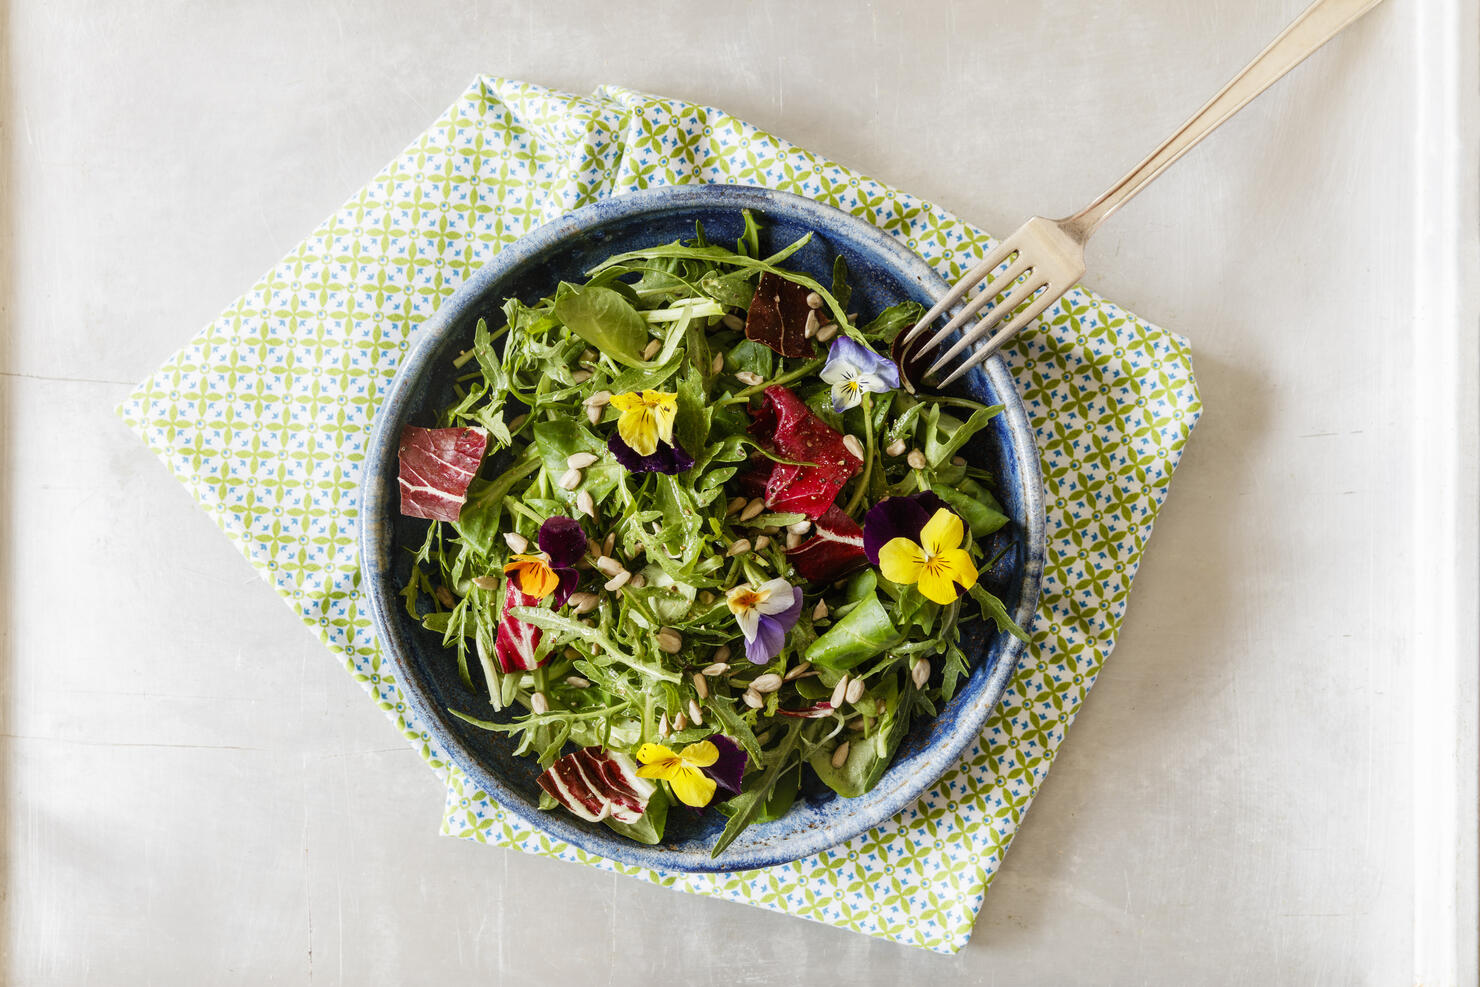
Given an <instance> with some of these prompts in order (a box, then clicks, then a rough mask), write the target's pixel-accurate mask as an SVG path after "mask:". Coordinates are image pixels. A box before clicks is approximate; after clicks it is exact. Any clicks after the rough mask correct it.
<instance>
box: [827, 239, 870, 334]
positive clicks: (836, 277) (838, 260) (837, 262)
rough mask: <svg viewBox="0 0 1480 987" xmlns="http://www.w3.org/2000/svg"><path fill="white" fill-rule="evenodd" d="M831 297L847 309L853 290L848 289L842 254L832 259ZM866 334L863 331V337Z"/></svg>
mask: <svg viewBox="0 0 1480 987" xmlns="http://www.w3.org/2000/svg"><path fill="white" fill-rule="evenodd" d="M832 296H833V297H834V298H836V299H837V300H838V304H839V305H841V306H843V307H844V308H847V307H848V301H849V300H850V299H851V298H852V297H853V289H852V288H850V287H848V262H847V261H846V260H844V259H843V255H842V254H838V256H837V257H835V258H833V280H832ZM875 321H877V320H875ZM867 334H868V330H867V329H865V330H864V335H867Z"/></svg>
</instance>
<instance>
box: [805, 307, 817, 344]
mask: <svg viewBox="0 0 1480 987" xmlns="http://www.w3.org/2000/svg"><path fill="white" fill-rule="evenodd" d="M815 335H817V313H816V312H808V313H807V324H806V325H804V326H802V336H803V338H805V339H811V338H812V337H813V336H815Z"/></svg>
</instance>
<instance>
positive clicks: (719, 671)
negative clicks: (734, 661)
mask: <svg viewBox="0 0 1480 987" xmlns="http://www.w3.org/2000/svg"><path fill="white" fill-rule="evenodd" d="M729 670H730V666H729V665H727V664H726V663H724V662H722V661H717V662H715V663H714V664H713V665H705V666H704V668H703V670H702V671H700V673H699V674H701V675H708V676H710V677H711V678H713V677H714V676H716V675H723V674H725V673H726V672H728V671H729Z"/></svg>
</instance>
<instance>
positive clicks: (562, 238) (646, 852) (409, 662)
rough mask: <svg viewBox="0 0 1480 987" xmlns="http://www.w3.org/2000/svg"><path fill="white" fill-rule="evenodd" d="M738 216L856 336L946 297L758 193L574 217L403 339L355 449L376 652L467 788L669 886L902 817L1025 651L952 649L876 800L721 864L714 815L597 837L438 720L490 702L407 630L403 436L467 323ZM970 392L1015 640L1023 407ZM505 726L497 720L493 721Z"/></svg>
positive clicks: (655, 194)
mask: <svg viewBox="0 0 1480 987" xmlns="http://www.w3.org/2000/svg"><path fill="white" fill-rule="evenodd" d="M742 209H749V210H751V211H752V212H753V213H754V214H755V215H756V217H757V218H758V219H759V220H760V222H761V224H762V228H763V243H762V250H763V252H766V250H767V248H774V247H776V246H780V245H784V244H787V243H790V242H791V241H793V240H795V239H796V238H798V237H800V236H802V235H803V234H805V233H807V232H813V233H814V236H813V239H812V242H811V243H810V244H809V245H808V246H807V247H806V248H805V249H803V250H802V251H800V252H798V253H796V254H794V255H793V256H792V257H791V259H790V260H789V261H788V262H787V266H788V267H791V268H792V269H795V270H801V271H805V272H807V273H809V274H812V275H813V276H814V277H818V278H820V279H821V280H823V281H824V283H826V282H827V281H830V280H831V276H832V275H831V272H832V268H833V259H834V257H835V256H836V255H838V254H842V255H843V257H844V258H845V259H846V260H847V263H848V270H849V272H850V273H851V278H850V281H851V283H852V286H853V298H852V302H851V304H850V306H849V307H850V309H854V310H856V311H857V312H858V313H859V316H860V318H861V319H862V320H865V321H866V320H868V319H870V318H872V317H873V316H874V315H875V314H876V313H877V312H879V311H880V310H881V309H883V308H886V307H887V306H889V305H891V304H894V303H895V302H898V301H899V300H901V299H903V298H913V299H916V300H917V301H919V302H921V303H923V304H926V305H929V304H931V303H932V302H933V301H934V300H935V299H937V298H939V297H940V296H941V295H942V294H943V293H944V292H945V290H946V284H945V282H944V281H942V280H941V278H940V277H939V276H938V275H937V274H936V273H935V271H934V270H933V269H931V267H930V266H929V265H928V264H926V263H925V261H924V260H922V259H921V258H920V257H918V256H916V255H915V254H913V253H911V252H910V251H909V250H907V249H906V248H905V247H904V246H903V245H901V244H900V243H899V242H898V241H896V240H894V239H893V238H892V237H890V236H888V235H887V234H885V233H883V232H882V231H880V230H879V229H877V228H876V227H874V226H872V225H870V224H869V223H867V222H864V221H863V220H860V219H856V218H854V217H852V216H849V215H848V214H846V213H843V212H840V211H839V210H837V209H833V208H832V207H830V206H825V205H822V204H820V203H817V202H814V201H812V200H810V199H805V198H801V197H799V196H795V195H790V194H787V193H783V192H773V191H769V190H766V189H759V188H748V187H739V186H727V185H684V186H673V187H663V188H652V189H647V190H645V191H642V192H636V193H633V194H630V195H623V196H618V197H615V198H610V199H606V200H603V201H601V202H598V203H595V204H594V205H590V206H587V207H585V208H583V209H579V210H577V211H575V212H573V213H571V214H570V215H568V216H566V217H564V218H563V219H560V220H557V221H556V222H553V223H551V224H549V225H547V226H544V227H541V228H540V229H538V230H535V231H534V232H533V233H530V234H529V235H528V236H525V237H524V238H522V239H520V240H519V241H518V242H516V243H514V244H512V245H511V246H509V247H508V248H506V249H505V250H503V251H502V252H501V253H499V254H498V256H496V257H495V258H494V259H493V260H492V261H491V262H489V263H488V264H487V265H486V266H485V267H483V268H482V269H481V270H479V271H478V272H477V273H476V274H474V275H473V276H472V277H471V278H469V279H468V281H467V283H466V284H464V285H463V286H462V287H461V288H460V289H459V290H458V291H457V292H456V293H455V294H454V295H453V296H452V297H451V298H449V299H448V300H447V302H446V304H444V305H443V306H442V308H441V309H440V310H439V311H438V312H437V314H436V315H435V316H433V317H432V318H431V319H429V320H428V321H427V322H426V324H424V325H423V326H422V327H421V328H420V329H419V330H417V332H416V335H415V342H414V345H413V347H412V349H411V350H410V352H409V353H408V354H407V356H406V358H405V360H404V362H403V363H402V365H401V367H400V370H399V372H398V373H397V375H396V378H395V380H394V382H393V383H392V384H391V387H390V390H389V392H388V393H387V394H386V395H385V401H384V404H383V405H382V407H381V410H380V414H379V417H378V418H377V419H376V421H375V426H374V429H373V431H372V433H371V436H370V442H369V445H368V447H367V449H366V461H365V472H364V481H363V485H362V488H361V493H360V497H361V499H360V519H361V520H360V565H361V568H362V571H363V575H364V582H365V588H366V590H367V592H368V595H369V601H370V606H371V612H372V614H373V617H374V621H375V632H376V636H377V637H378V639H379V641H380V645H381V648H382V651H383V653H384V655H385V656H386V658H387V659H388V660H389V661H390V662H391V664H392V665H393V666H394V668H395V670H396V675H397V682H398V683H399V685H400V688H401V692H402V694H403V695H404V696H405V698H406V701H407V702H409V703H410V704H411V706H412V707H413V708H414V709H415V710H416V713H417V717H418V719H419V720H420V721H421V723H422V724H423V725H424V726H425V727H426V729H428V730H429V731H431V732H432V733H433V734H434V735H435V736H436V738H437V740H438V742H439V743H440V744H441V745H442V747H443V748H444V749H445V750H446V751H447V752H448V754H449V756H450V757H451V758H452V759H453V760H454V761H455V762H456V763H457V765H458V767H460V768H462V770H463V771H465V772H466V773H467V774H468V776H469V777H470V778H471V779H472V780H473V782H474V784H476V785H477V786H478V787H479V788H481V789H483V790H484V791H485V792H488V793H489V794H490V795H492V796H493V797H494V798H495V799H497V800H498V802H499V803H500V804H501V805H503V806H504V807H505V808H506V809H507V810H508V811H510V812H512V813H514V814H515V815H517V816H519V817H520V818H521V819H523V820H524V821H526V822H528V823H529V824H530V825H532V826H536V827H539V828H540V829H542V830H544V831H546V832H547V833H549V834H550V835H551V836H553V837H555V838H556V839H559V840H564V841H565V842H567V843H570V844H573V845H575V846H578V847H580V848H581V849H583V850H586V851H588V852H591V853H597V854H601V855H602V856H604V857H610V858H612V859H613V860H619V861H621V862H623V863H627V864H636V865H640V866H644V867H652V868H656V869H659V870H667V871H731V870H748V869H751V868H755V867H767V866H771V865H773V864H779V863H784V862H786V861H789V860H795V859H797V858H799V857H806V856H809V855H811V854H814V853H818V852H820V851H822V850H825V849H827V848H828V847H832V846H835V845H836V844H838V843H842V842H844V841H845V840H848V839H851V838H852V837H854V836H857V835H859V834H860V833H863V832H866V831H867V830H869V829H871V828H873V827H875V826H877V825H879V824H880V823H882V822H884V821H886V820H888V819H889V818H890V817H892V816H894V815H895V814H897V813H899V812H901V811H902V810H904V809H906V808H908V807H909V806H910V805H911V804H912V803H913V802H914V801H915V799H916V798H918V797H919V796H920V794H921V793H922V792H924V791H925V790H926V789H927V788H928V787H929V786H930V785H932V784H933V783H934V782H935V781H936V780H937V779H938V778H939V777H940V776H941V774H943V773H944V772H945V771H946V769H948V768H950V767H951V766H952V765H954V764H955V763H956V762H957V760H958V759H960V757H961V756H962V754H963V753H964V752H966V751H967V750H968V749H969V748H970V747H971V746H972V745H973V743H974V742H975V741H976V739H977V737H978V736H979V735H980V733H981V730H982V726H983V724H984V723H985V722H986V719H987V716H988V714H989V713H990V712H991V711H992V709H993V708H994V707H996V705H997V703H998V701H999V700H1000V699H1001V698H1002V691H1003V689H1004V688H1006V686H1007V682H1008V679H1009V678H1010V677H1011V676H1012V673H1013V670H1014V669H1015V668H1016V667H1017V662H1018V658H1019V656H1020V655H1021V654H1022V650H1023V648H1022V645H1021V644H1020V643H1019V642H1017V641H1016V640H1014V639H1013V638H1012V637H1010V636H1008V635H1006V634H999V633H996V632H995V630H994V629H992V628H990V627H988V626H983V625H982V624H981V623H980V622H977V623H973V624H970V625H967V627H966V629H964V630H963V636H962V644H963V647H964V648H965V650H966V653H967V655H968V656H969V657H971V658H972V659H973V660H974V662H975V664H974V667H973V671H972V674H971V676H970V678H969V679H967V680H966V681H965V682H964V683H963V684H962V685H961V688H960V689H959V691H958V692H957V694H956V696H955V697H954V698H953V699H952V700H951V702H950V703H948V704H947V705H946V706H945V708H944V709H943V710H942V711H941V715H940V716H939V717H938V718H936V719H935V720H933V721H927V722H919V723H917V724H915V727H914V729H913V730H911V732H910V733H909V735H908V737H907V738H906V739H905V740H904V741H903V743H901V745H900V748H899V753H898V755H897V757H896V758H895V760H894V763H893V764H892V765H890V767H889V769H888V771H887V772H886V773H885V774H884V776H883V778H882V780H880V782H879V784H878V785H877V786H876V787H875V788H874V789H873V790H872V791H870V792H868V793H867V794H865V795H863V796H861V797H859V798H854V799H846V798H839V797H837V796H834V795H833V793H832V792H830V791H826V790H823V791H821V792H810V793H805V794H806V797H803V798H799V799H798V800H797V802H796V804H795V805H794V806H793V808H792V809H791V811H790V812H788V813H787V814H786V815H785V816H784V817H783V818H781V819H778V820H776V821H774V822H770V823H765V824H760V825H754V826H751V827H750V828H749V829H747V830H746V831H745V832H744V833H743V834H742V835H741V836H740V838H739V839H737V840H736V841H735V842H734V843H733V844H732V845H731V846H730V847H729V848H728V849H726V850H725V852H724V853H722V854H721V855H720V856H719V857H717V858H711V857H710V847H712V846H713V844H714V840H715V838H716V837H717V836H718V835H719V832H720V830H721V829H722V828H723V826H724V821H725V820H724V817H723V816H721V815H720V814H719V813H718V812H706V813H704V814H703V815H702V816H696V815H691V814H688V813H683V812H673V813H670V814H669V817H668V827H667V833H666V834H665V835H666V837H667V841H666V842H665V843H663V844H661V845H659V846H651V847H650V846H644V845H642V844H639V843H635V842H633V841H632V840H629V839H626V838H625V837H621V836H618V835H616V834H615V833H613V832H612V831H611V830H609V829H607V828H606V827H605V826H602V825H599V824H591V823H586V822H583V821H581V820H579V819H576V818H575V817H574V816H572V815H570V814H569V813H565V812H561V811H559V810H557V811H553V812H541V811H540V810H539V808H538V804H539V794H540V792H539V788H538V786H537V785H536V784H535V777H536V776H537V774H538V766H537V765H536V764H535V762H534V760H533V759H532V758H527V757H520V758H516V757H514V756H513V754H512V752H511V751H512V746H511V744H510V742H509V740H508V738H507V737H505V736H503V735H494V734H489V733H488V732H486V731H482V730H478V729H476V728H475V727H472V726H469V725H468V724H466V723H464V722H462V721H460V720H458V719H456V718H454V717H452V716H451V715H449V714H448V709H449V708H454V709H458V710H462V711H467V712H470V713H473V714H474V715H477V716H488V715H490V712H489V706H488V702H487V699H486V697H485V696H480V695H478V694H476V693H473V692H469V691H468V690H467V689H466V688H464V687H463V685H462V684H461V682H460V681H459V679H458V675H457V670H456V662H455V661H454V660H453V658H452V656H451V655H450V654H449V652H448V650H447V649H445V648H444V647H443V646H442V644H441V640H440V636H439V635H436V634H432V633H429V632H427V631H425V630H424V629H423V628H422V627H421V626H420V625H419V624H417V623H416V622H415V621H413V620H411V619H410V618H409V617H408V616H407V614H406V610H405V608H404V606H403V605H402V601H401V598H400V597H399V596H398V595H397V594H398V593H399V591H400V588H401V587H402V586H403V585H404V582H405V579H406V577H407V573H408V570H409V563H410V553H408V552H407V551H405V548H406V547H407V546H419V545H420V544H421V542H422V539H423V537H424V533H425V525H426V522H424V521H417V520H412V519H410V518H403V517H401V516H400V515H399V510H398V505H399V500H398V493H397V488H396V472H397V463H396V444H397V437H398V436H399V435H400V433H401V430H402V428H403V427H404V426H406V425H407V424H419V425H429V424H431V422H432V417H433V412H434V410H435V409H436V408H438V407H441V406H443V405H445V404H446V403H447V402H448V398H449V396H450V394H451V390H450V387H451V379H452V376H453V371H452V366H451V361H452V357H453V356H454V355H455V354H457V353H458V352H460V351H461V350H464V349H466V348H467V347H469V346H470V345H471V340H472V335H473V328H474V326H475V324H476V323H477V320H478V319H479V318H486V319H488V320H489V321H490V322H491V323H492V324H494V325H498V324H500V322H501V320H502V317H503V316H502V313H501V310H500V306H501V304H502V302H503V300H504V299H505V298H507V297H509V296H511V295H516V296H518V297H519V298H520V299H521V300H523V301H526V302H534V301H536V300H537V299H539V298H541V297H542V296H544V295H547V294H550V293H551V292H553V291H554V289H555V286H556V284H557V282H559V281H561V280H568V281H576V280H579V279H581V278H582V276H583V273H584V272H585V271H586V270H588V269H589V268H591V267H593V266H595V265H596V264H597V263H599V262H600V261H602V260H604V259H606V258H607V257H609V256H611V255H612V254H615V253H620V252H622V251H625V250H631V249H635V248H638V247H646V246H650V245H653V244H658V243H666V242H670V241H673V240H677V239H681V238H689V237H692V236H693V235H694V223H695V221H700V222H702V223H703V224H704V230H705V233H706V234H707V235H708V236H709V237H710V239H711V240H713V241H714V242H716V243H726V242H733V241H734V240H735V239H736V238H737V237H739V235H740V233H741V230H742V223H741V210H742ZM964 382H965V391H967V392H969V393H970V395H971V396H972V397H975V398H976V399H978V400H980V401H982V402H984V403H987V404H992V403H1001V404H1003V405H1005V406H1006V410H1005V411H1004V412H1003V413H1002V414H1001V415H998V416H997V417H996V419H995V420H994V421H993V423H992V426H991V427H990V428H988V429H985V430H983V432H981V433H978V435H977V437H976V440H975V441H974V443H973V444H972V445H970V446H968V448H967V450H966V453H967V455H968V456H970V457H971V458H972V459H973V460H974V461H976V462H979V463H981V464H983V465H985V466H986V467H987V468H988V469H990V470H992V471H993V473H994V474H995V476H996V480H997V493H998V497H999V499H1000V500H1001V502H1002V504H1003V507H1004V508H1005V510H1006V512H1007V514H1008V515H1009V516H1010V517H1011V519H1012V523H1011V524H1009V525H1008V526H1007V527H1005V528H1004V529H1003V530H1002V531H1001V532H999V533H998V536H997V538H998V544H997V545H994V546H991V547H990V550H989V557H990V555H991V554H992V553H995V552H996V551H997V550H998V549H1005V550H1006V551H1005V553H1004V555H1003V558H1002V560H1001V561H1000V562H999V564H998V566H997V567H996V569H995V570H994V572H993V573H991V574H990V577H989V579H988V581H989V584H990V588H992V589H993V590H994V591H995V592H996V593H997V594H998V596H1000V597H1001V598H1002V600H1003V602H1004V603H1005V604H1006V605H1007V608H1008V610H1009V612H1011V613H1012V614H1013V615H1014V616H1015V618H1016V619H1017V621H1018V623H1019V624H1021V625H1024V626H1026V625H1027V624H1028V623H1029V622H1030V621H1031V620H1032V617H1033V611H1034V608H1035V606H1036V604H1037V601H1038V584H1039V580H1040V578H1041V576H1042V571H1043V550H1044V529H1043V503H1042V487H1041V483H1040V478H1039V473H1038V456H1037V453H1036V452H1035V450H1034V446H1033V435H1032V431H1031V430H1030V428H1029V426H1028V421H1027V417H1026V415H1025V414H1024V412H1023V406H1022V403H1021V401H1020V400H1019V399H1018V395H1017V391H1016V390H1015V389H1014V388H1013V385H1012V382H1011V381H1010V380H1009V378H1008V375H1007V372H1006V370H1005V368H1004V366H1003V364H1002V361H1001V359H1000V358H997V357H994V358H993V359H992V360H991V361H989V362H988V363H987V364H986V368H985V371H982V370H976V371H973V372H972V373H971V374H969V375H967V376H966V377H965V378H964ZM504 715H507V714H504Z"/></svg>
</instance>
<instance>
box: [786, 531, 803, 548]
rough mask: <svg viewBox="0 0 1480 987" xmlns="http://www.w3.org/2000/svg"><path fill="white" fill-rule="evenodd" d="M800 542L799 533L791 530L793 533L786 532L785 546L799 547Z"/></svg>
mask: <svg viewBox="0 0 1480 987" xmlns="http://www.w3.org/2000/svg"><path fill="white" fill-rule="evenodd" d="M801 544H802V536H801V535H799V534H796V533H795V532H793V533H791V534H788V535H787V536H786V547H787V548H800V547H801Z"/></svg>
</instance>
